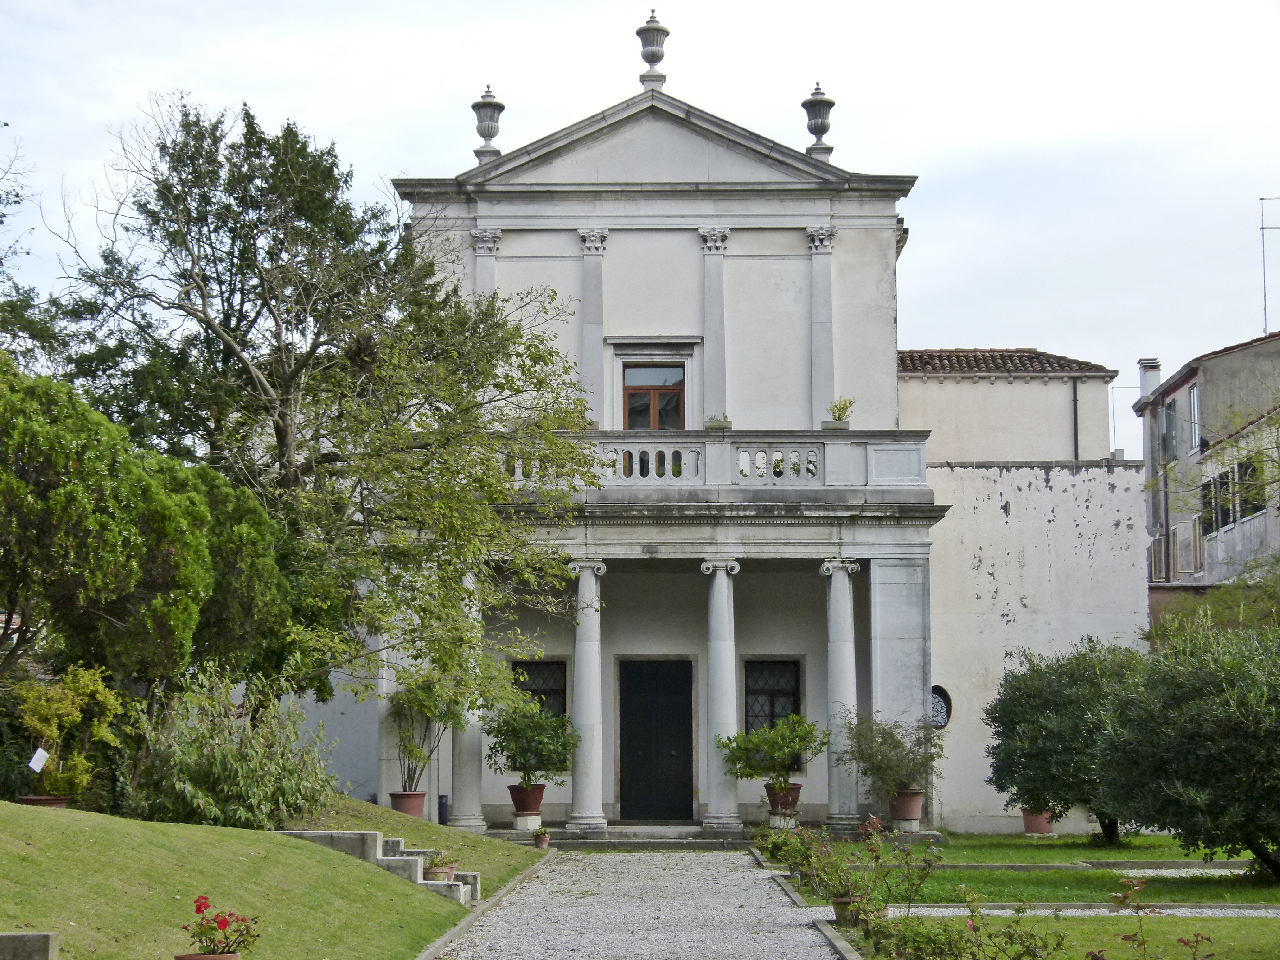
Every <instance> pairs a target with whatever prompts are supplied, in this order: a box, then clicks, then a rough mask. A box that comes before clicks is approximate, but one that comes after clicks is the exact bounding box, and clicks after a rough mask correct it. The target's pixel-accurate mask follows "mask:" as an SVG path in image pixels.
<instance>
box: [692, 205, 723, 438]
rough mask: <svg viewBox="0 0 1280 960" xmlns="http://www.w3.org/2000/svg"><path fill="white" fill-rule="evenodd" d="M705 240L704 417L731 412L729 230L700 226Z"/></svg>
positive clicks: (703, 269)
mask: <svg viewBox="0 0 1280 960" xmlns="http://www.w3.org/2000/svg"><path fill="white" fill-rule="evenodd" d="M698 235H699V236H700V237H701V238H702V382H703V390H702V397H703V401H702V411H703V416H704V417H705V418H708V419H709V418H711V417H718V418H726V417H727V416H728V412H729V401H728V369H727V366H726V361H725V353H726V350H725V331H724V251H725V247H726V246H728V243H729V228H728V227H700V228H699V229H698Z"/></svg>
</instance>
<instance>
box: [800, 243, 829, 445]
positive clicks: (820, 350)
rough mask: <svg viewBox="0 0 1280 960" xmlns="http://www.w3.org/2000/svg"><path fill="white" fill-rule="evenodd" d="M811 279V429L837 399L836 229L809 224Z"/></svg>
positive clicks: (825, 416)
mask: <svg viewBox="0 0 1280 960" xmlns="http://www.w3.org/2000/svg"><path fill="white" fill-rule="evenodd" d="M805 233H806V234H807V235H808V237H809V261H810V264H811V273H812V280H811V282H810V296H809V391H810V397H811V398H812V404H813V414H812V416H813V423H812V427H813V429H814V430H817V429H819V428H820V427H821V426H822V421H823V420H826V419H828V418H829V417H830V414H829V413H828V412H827V407H829V406H830V405H831V401H832V400H834V399H835V398H836V366H835V343H834V342H833V341H832V339H831V244H832V243H833V242H834V241H835V238H836V228H835V227H830V226H819V227H808V228H806V230H805Z"/></svg>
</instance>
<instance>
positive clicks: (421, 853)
mask: <svg viewBox="0 0 1280 960" xmlns="http://www.w3.org/2000/svg"><path fill="white" fill-rule="evenodd" d="M277 832H278V833H282V834H284V835H285V836H286V837H294V838H296V839H298V840H307V841H309V842H311V843H318V844H320V845H321V846H322V847H328V848H329V849H330V850H337V851H338V852H339V853H345V854H347V856H351V857H355V858H356V859H357V860H363V861H364V862H365V863H372V864H374V865H375V866H377V867H381V868H382V869H383V870H386V871H387V872H388V873H393V874H395V875H396V876H397V877H400V878H401V879H402V880H408V881H409V882H410V883H413V884H416V885H418V886H420V887H425V888H426V889H428V890H430V891H431V892H432V893H437V894H439V895H440V896H442V897H445V898H446V899H449V900H452V901H454V902H455V903H462V904H465V903H468V902H471V901H474V900H479V899H480V874H478V873H457V874H455V879H454V881H453V882H452V883H445V882H441V881H436V880H427V879H424V871H425V863H426V860H424V859H423V858H424V857H425V858H427V859H430V858H431V857H433V856H435V855H436V854H437V853H439V852H440V851H438V850H412V849H406V848H405V845H404V840H403V839H402V838H400V837H387V838H383V836H382V834H381V833H379V832H378V831H376V830H280V831H277Z"/></svg>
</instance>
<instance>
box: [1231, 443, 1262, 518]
mask: <svg viewBox="0 0 1280 960" xmlns="http://www.w3.org/2000/svg"><path fill="white" fill-rule="evenodd" d="M1262 471H1263V462H1262V459H1261V458H1260V457H1259V458H1257V459H1253V458H1250V459H1248V460H1241V461H1240V462H1239V463H1237V464H1236V489H1237V490H1238V491H1239V492H1240V516H1241V517H1242V518H1243V517H1253V516H1257V515H1258V514H1259V513H1263V512H1264V511H1265V510H1266V509H1267V485H1266V482H1265V480H1264V478H1263V473H1262Z"/></svg>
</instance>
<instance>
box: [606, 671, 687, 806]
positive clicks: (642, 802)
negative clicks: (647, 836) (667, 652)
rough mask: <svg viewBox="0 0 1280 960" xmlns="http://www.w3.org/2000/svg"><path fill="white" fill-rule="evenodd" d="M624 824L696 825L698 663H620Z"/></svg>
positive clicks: (621, 769)
mask: <svg viewBox="0 0 1280 960" xmlns="http://www.w3.org/2000/svg"><path fill="white" fill-rule="evenodd" d="M618 694H619V701H620V702H619V721H620V723H619V731H618V734H619V737H618V739H619V744H618V746H619V768H620V769H619V778H618V779H619V788H620V796H619V801H620V805H621V810H620V811H619V813H620V815H621V819H623V820H685V821H688V820H691V819H693V816H694V812H693V663H692V662H691V661H689V660H622V661H619V663H618Z"/></svg>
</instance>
